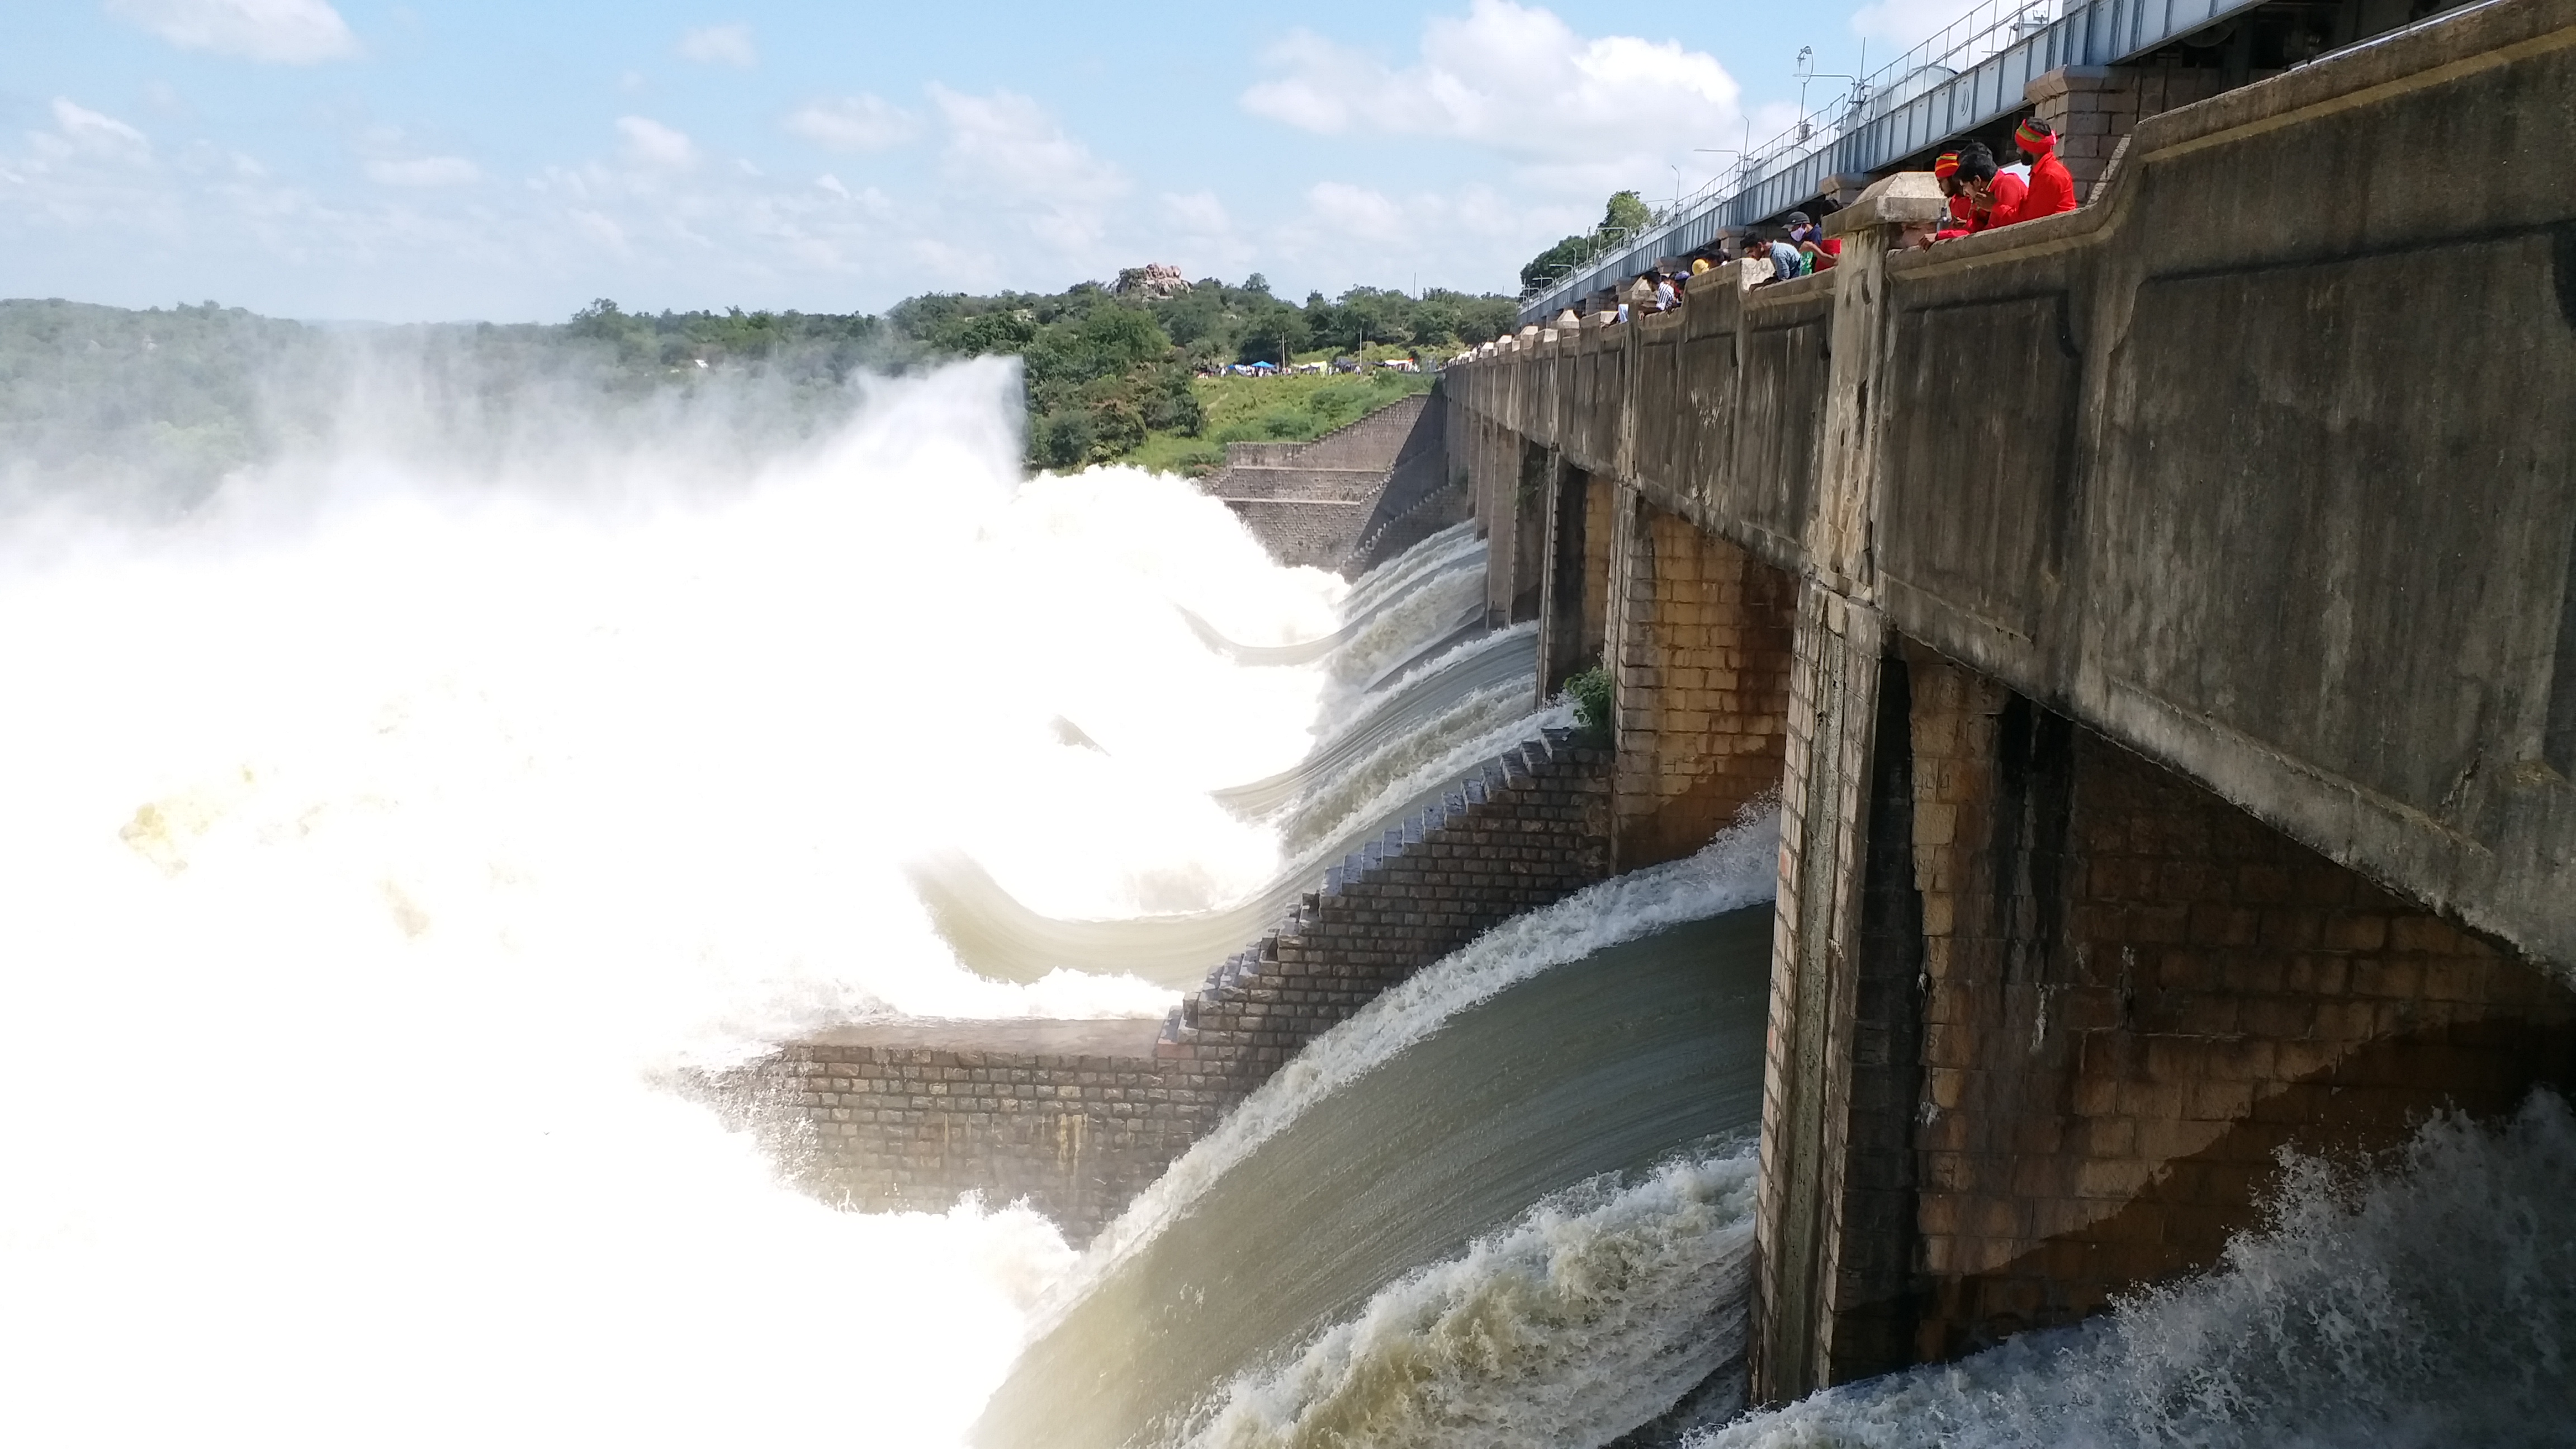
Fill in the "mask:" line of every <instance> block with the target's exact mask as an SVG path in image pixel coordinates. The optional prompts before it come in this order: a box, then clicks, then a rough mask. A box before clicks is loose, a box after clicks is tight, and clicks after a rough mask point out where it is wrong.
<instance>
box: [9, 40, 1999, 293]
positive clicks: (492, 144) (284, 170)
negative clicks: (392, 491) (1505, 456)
mask: <svg viewBox="0 0 2576 1449" xmlns="http://www.w3.org/2000/svg"><path fill="white" fill-rule="evenodd" d="M1966 8H1967V0H1879V3H1875V4H1870V5H1866V6H1856V5H1854V4H1851V3H1850V0H1832V3H1827V4H1825V5H1821V6H1812V7H1798V6H1781V5H1776V4H1763V5H1753V4H1741V3H1732V0H1730V3H1725V4H1719V5H1707V4H1702V5H1698V6H1692V7H1673V8H1671V9H1670V10H1668V11H1666V12H1664V13H1663V14H1662V15H1661V16H1660V18H1658V17H1656V16H1655V15H1654V14H1653V12H1650V11H1648V10H1647V9H1645V8H1644V7H1640V6H1635V5H1615V6H1614V5H1610V4H1596V3H1582V0H1560V3H1556V4H1553V5H1546V6H1541V5H1524V4H1518V3H1513V0H1441V3H1433V4H1427V5H1421V4H1405V3H1384V0H1382V3H1369V4H1362V3H1355V0H1306V3H1302V4H1298V5H1293V6H1286V5H1283V6H1274V7H1259V6H1205V5H1200V6H1184V5H1165V4H1151V3H1129V4H1120V5H1114V6H1109V5H1100V6H1092V5H1078V4H1059V5H1027V6H1021V5H1008V4H1005V5H999V6H995V5H985V6H971V7H970V6H963V5H958V6H938V5H922V4H915V5H906V6H889V5H874V4H840V5H820V4H810V3H809V4H782V3H763V0H739V3H728V0H685V3H674V0H626V3H620V4H615V5H608V4H586V3H553V4H548V3H532V0H520V3H509V4H503V3H485V0H465V3H438V0H415V3H410V4H385V3H375V0H0V295H5V296H22V297H23V296H62V297H71V298H76V299H80V300H84V301H96V302H108V303H114V304H118V305H124V306H150V305H156V304H167V303H171V302H177V301H200V300H208V299H213V300H219V301H222V302H224V303H226V304H227V305H240V306H247V307H250V308H253V309H254V310H257V311H261V312H266V313H270V314H273V315H279V316H291V317H308V318H368V319H376V320H386V321H413V320H438V319H462V318H487V319H491V320H498V321H514V320H530V319H555V318H560V317H562V316H564V315H566V314H568V313H570V312H571V311H572V310H573V309H574V308H576V307H578V306H580V305H581V304H582V303H584V302H586V301H588V300H589V299H591V298H593V297H599V296H608V297H614V298H616V299H617V300H618V301H619V302H621V303H622V304H624V305H626V306H628V307H630V308H647V309H659V308H662V307H673V308H689V307H723V306H728V305H732V306H741V307H745V308H759V307H768V308H788V307H794V308H800V309H803V310H806V311H849V310H868V311H873V310H877V309H880V308H882V307H884V306H885V305H886V304H888V303H890V302H893V301H895V300H896V299H898V298H900V297H903V296H906V295H909V294H912V293H915V292H922V291H933V290H937V291H992V290H995V289H996V288H999V287H1006V286H1007V287H1011V288H1017V289H1036V290H1047V291H1053V290H1056V289H1059V288H1062V287H1064V286H1066V285H1069V284H1070V283H1073V282H1075V281H1079V280H1082V279H1083V278H1086V277H1095V278H1106V277H1108V276H1109V275H1111V274H1112V273H1114V272H1115V271H1116V269H1117V268H1118V267H1120V266H1122V265H1135V264H1139V263H1143V262H1149V261H1162V262H1172V263H1175V264H1177V265H1179V266H1180V267H1181V268H1182V270H1183V271H1184V272H1186V273H1187V274H1188V275H1190V276H1193V277H1197V276H1207V275H1221V276H1224V277H1227V278H1229V279H1239V278H1241V277H1242V276H1244V275H1245V274H1247V273H1250V272H1254V271H1259V272H1261V273H1263V274H1265V275H1266V276H1268V277H1269V279H1270V280H1271V282H1272V284H1273V286H1274V287H1275V288H1276V289H1277V290H1279V291H1280V292H1282V293H1283V294H1287V295H1292V296H1302V295H1303V294H1304V293H1305V292H1306V291H1307V290H1308V289H1310V288H1320V289H1322V290H1324V291H1326V292H1338V291H1340V290H1341V289H1343V288H1344V287H1347V286H1350V285H1352V284H1355V283H1366V284H1370V285H1379V286H1395V287H1406V286H1412V285H1417V284H1418V285H1423V286H1430V285H1442V286H1452V287H1461V288H1467V289H1471V290H1486V289H1494V290H1509V289H1510V287H1511V286H1512V284H1513V274H1514V272H1515V271H1516V270H1517V268H1518V266H1519V264H1520V263H1521V262H1522V261H1523V260H1526V259H1527V258H1528V257H1529V256H1530V255H1531V254H1532V253H1533V252H1535V251H1537V250H1538V249H1539V248H1541V247H1543V246H1545V245H1546V244H1547V243H1549V242H1551V241H1553V240H1555V239H1556V238H1557V237H1558V236H1561V235H1563V234H1564V233H1566V232H1567V231H1570V230H1575V229H1579V228H1580V227H1581V226H1583V225H1585V224H1588V223H1589V222H1590V221H1591V220H1592V219H1594V218H1596V217H1597V216H1598V215H1599V212H1600V206H1601V199H1602V198H1603V197H1604V196H1605V195H1607V194H1608V193H1609V192H1610V191H1611V190H1613V189H1615V188H1617V187H1621V186H1632V187H1636V188H1638V189H1640V190H1642V191H1644V192H1645V193H1646V194H1647V195H1648V196H1649V197H1650V198H1652V197H1657V196H1668V195H1669V194H1670V193H1671V192H1672V190H1673V188H1674V186H1675V184H1676V182H1677V181H1678V183H1679V184H1680V185H1681V186H1682V187H1683V188H1684V189H1685V190H1687V189H1689V188H1691V187H1694V186H1696V185H1697V184H1698V183H1699V182H1701V181H1702V180H1704V179H1706V177H1707V176H1708V175H1710V174H1711V173H1713V172H1714V171H1716V170H1717V169H1718V168H1719V167H1720V166H1722V165H1723V164H1724V163H1725V158H1724V157H1722V156H1718V155H1713V154H1708V152H1706V151H1703V150H1701V149H1700V148H1723V147H1731V146H1736V145H1740V144H1741V143H1742V139H1743V136H1744V135H1745V131H1746V123H1747V121H1748V120H1750V122H1751V129H1752V133H1753V135H1754V137H1755V139H1756V140H1757V141H1758V140H1759V139H1761V138H1762V137H1764V136H1766V135H1768V134H1770V133H1772V132H1775V131H1777V130H1779V129H1780V128H1781V127H1783V126H1785V125H1786V124H1788V123H1789V122H1790V121H1791V120H1792V119H1793V118H1794V114H1795V107H1796V101H1797V96H1798V86H1797V82H1796V80H1795V79H1794V78H1793V76H1792V62H1793V59H1794V57H1795V54H1796V52H1797V50H1798V48H1799V47H1800V46H1802V45H1812V46H1814V47H1815V49H1816V53H1817V57H1818V61H1817V68H1818V69H1819V70H1824V71H1849V70H1852V69H1854V68H1855V67H1856V65H1857V63H1858V62H1859V60H1860V58H1861V52H1862V47H1863V45H1864V44H1866V45H1867V46H1868V48H1869V51H1870V52H1871V53H1872V54H1873V55H1876V56H1878V57H1880V58H1881V59H1884V58H1885V57H1887V56H1889V55H1891V54H1893V53H1894V51H1895V50H1896V49H1897V48H1899V47H1900V46H1901V45H1903V44H1905V43H1908V42H1910V41H1912V40H1914V39H1917V38H1919V37H1920V36H1922V35H1923V34H1926V33H1928V32H1929V31H1931V30H1933V29H1934V28H1936V27H1938V26H1939V25H1941V24H1943V23H1945V22H1947V21H1948V20H1950V19H1952V18H1954V17H1955V16H1956V14H1957V13H1959V12H1960V11H1963V10H1965V9H1966ZM1827 88H1828V85H1827V83H1819V85H1818V87H1817V88H1816V90H1815V91H1814V92H1812V93H1811V97H1810V99H1811V100H1822V99H1823V97H1824V93H1825V90H1826V89H1827Z"/></svg>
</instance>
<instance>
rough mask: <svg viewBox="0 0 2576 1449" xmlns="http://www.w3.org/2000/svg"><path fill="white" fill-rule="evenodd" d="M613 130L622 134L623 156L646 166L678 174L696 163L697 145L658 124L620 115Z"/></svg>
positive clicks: (657, 122) (682, 134)
mask: <svg viewBox="0 0 2576 1449" xmlns="http://www.w3.org/2000/svg"><path fill="white" fill-rule="evenodd" d="M617 129H618V130H620V131H622V132H624V133H625V134H626V154H627V155H629V156H631V157H633V158H634V159H635V160H637V161H641V162H643V163H644V164H645V165H647V166H660V167H665V168H668V169H670V170H673V171H680V170H685V169H687V168H688V167H691V166H695V165H696V164H698V143H697V142H695V141H692V140H690V139H689V138H688V136H687V135H686V134H684V133H682V132H679V131H674V130H672V129H671V128H670V127H668V126H665V125H663V124H662V123H661V122H659V121H648V120H646V119H644V118H643V117H642V116H620V117H618V118H617Z"/></svg>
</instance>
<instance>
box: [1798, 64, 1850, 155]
mask: <svg viewBox="0 0 2576 1449" xmlns="http://www.w3.org/2000/svg"><path fill="white" fill-rule="evenodd" d="M1794 73H1795V74H1796V76H1797V77H1798V139H1799V140H1801V141H1804V140H1806V139H1807V137H1808V135H1809V134H1810V132H1809V130H1808V128H1807V83H1808V82H1809V81H1819V80H1847V81H1850V82H1851V83H1852V86H1853V87H1854V89H1857V88H1858V87H1859V86H1860V77H1859V76H1856V75H1844V74H1842V73H1841V72H1839V71H1819V70H1817V69H1816V48H1815V47H1814V46H1812V45H1802V46H1799V47H1798V64H1797V66H1796V68H1795V71H1794Z"/></svg>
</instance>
